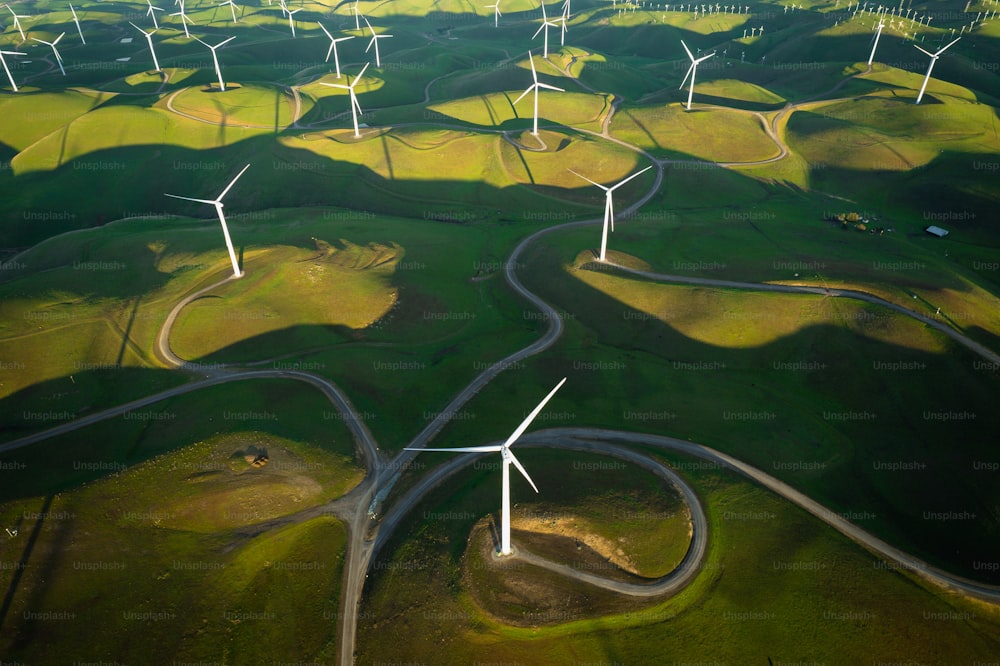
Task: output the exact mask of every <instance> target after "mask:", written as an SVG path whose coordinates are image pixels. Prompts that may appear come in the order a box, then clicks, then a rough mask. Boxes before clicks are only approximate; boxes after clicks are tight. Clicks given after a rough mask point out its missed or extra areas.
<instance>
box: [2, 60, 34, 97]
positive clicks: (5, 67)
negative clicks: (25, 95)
mask: <svg viewBox="0 0 1000 666" xmlns="http://www.w3.org/2000/svg"><path fill="white" fill-rule="evenodd" d="M5 55H28V54H27V53H21V52H20V51H0V64H3V71H5V72H7V80H8V81H10V87H11V88H13V89H14V92H17V84H16V83H14V75H13V74H11V73H10V67H8V66H7V60H6V59H5V58H4V56H5Z"/></svg>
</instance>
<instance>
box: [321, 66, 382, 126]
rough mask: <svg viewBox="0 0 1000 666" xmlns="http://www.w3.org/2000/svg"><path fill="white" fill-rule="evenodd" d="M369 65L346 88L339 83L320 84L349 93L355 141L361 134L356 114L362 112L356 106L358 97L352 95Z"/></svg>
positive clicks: (359, 107)
mask: <svg viewBox="0 0 1000 666" xmlns="http://www.w3.org/2000/svg"><path fill="white" fill-rule="evenodd" d="M370 64H371V63H370V62H366V63H365V66H364V67H362V68H361V71H360V72H358V75H357V76H355V77H354V83H349V84H348V85H346V86H345V85H343V84H340V83H322V82H321V84H322V85H324V86H329V87H331V88H343V89H344V90H346V91H347V92H349V93H350V95H351V117H353V118H354V138H355V139H360V138H361V132H359V131H358V114H359V113H363V111H361V105H360V104H358V96H357V95H355V94H354V86H356V85H358V81H360V80H361V77H362V75H364V73H365V70H366V69H368V65H370Z"/></svg>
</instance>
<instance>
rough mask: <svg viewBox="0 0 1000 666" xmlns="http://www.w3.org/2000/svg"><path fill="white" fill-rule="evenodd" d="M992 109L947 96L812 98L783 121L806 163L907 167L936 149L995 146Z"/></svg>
mask: <svg viewBox="0 0 1000 666" xmlns="http://www.w3.org/2000/svg"><path fill="white" fill-rule="evenodd" d="M994 120H995V114H994V111H993V109H992V108H990V107H987V106H981V105H972V104H964V103H962V102H959V101H954V100H953V101H951V102H949V103H948V104H943V105H942V104H926V105H919V106H918V105H915V104H912V103H909V102H908V101H906V100H899V99H895V100H892V99H881V98H865V99H861V100H858V101H851V102H817V103H815V104H810V105H808V106H807V107H804V108H803V109H802V110H798V111H796V112H795V113H794V114H793V115H792V117H791V118H790V119H789V121H788V141H789V143H790V145H791V146H792V147H793V148H794V149H795V150H796V151H797V152H799V153H800V154H801V155H802V156H803V157H805V158H806V159H807V160H809V161H810V162H812V163H825V164H828V165H836V166H838V167H843V168H848V169H858V170H876V171H908V170H910V169H913V168H916V167H920V166H924V165H926V164H929V163H930V162H932V161H934V160H935V159H936V158H937V157H938V156H939V155H940V154H941V151H942V150H948V151H949V152H960V153H961V152H965V153H982V152H985V151H990V150H993V151H997V150H1000V137H998V136H997V134H996V133H995V132H994V131H993V128H992V122H993V121H994Z"/></svg>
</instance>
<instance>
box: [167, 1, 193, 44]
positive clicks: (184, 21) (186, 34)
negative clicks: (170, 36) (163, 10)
mask: <svg viewBox="0 0 1000 666" xmlns="http://www.w3.org/2000/svg"><path fill="white" fill-rule="evenodd" d="M177 3H178V4H179V5H180V8H181V9H180V11H177V12H174V13H173V14H170V16H180V17H181V25H182V26H184V37H186V38H187V39H191V33H190V32H188V24H189V23H190V24H191V25H194V21H192V20H191V19H189V18H188V15H187V14H185V13H184V0H177Z"/></svg>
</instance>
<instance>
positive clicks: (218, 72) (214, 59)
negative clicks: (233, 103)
mask: <svg viewBox="0 0 1000 666" xmlns="http://www.w3.org/2000/svg"><path fill="white" fill-rule="evenodd" d="M195 39H197V40H198V41H199V42H201V43H202V44H205V42H202V41H201V40H200V39H198V38H197V37H195ZM234 39H236V35H233V36H232V37H230V38H229V39H225V40H223V41H221V42H219V43H218V44H216V45H215V46H208V44H205V46H208V48H209V50H211V51H212V62H214V63H215V75H216V76H218V77H219V90H220V91H222V92H226V82H225V81H223V80H222V70H221V69H219V56H218V55H217V54H216V53H215V50H216V49H217V48H219V47H220V46H222V45H223V44H225V43H226V42H229V41H232V40H234Z"/></svg>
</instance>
